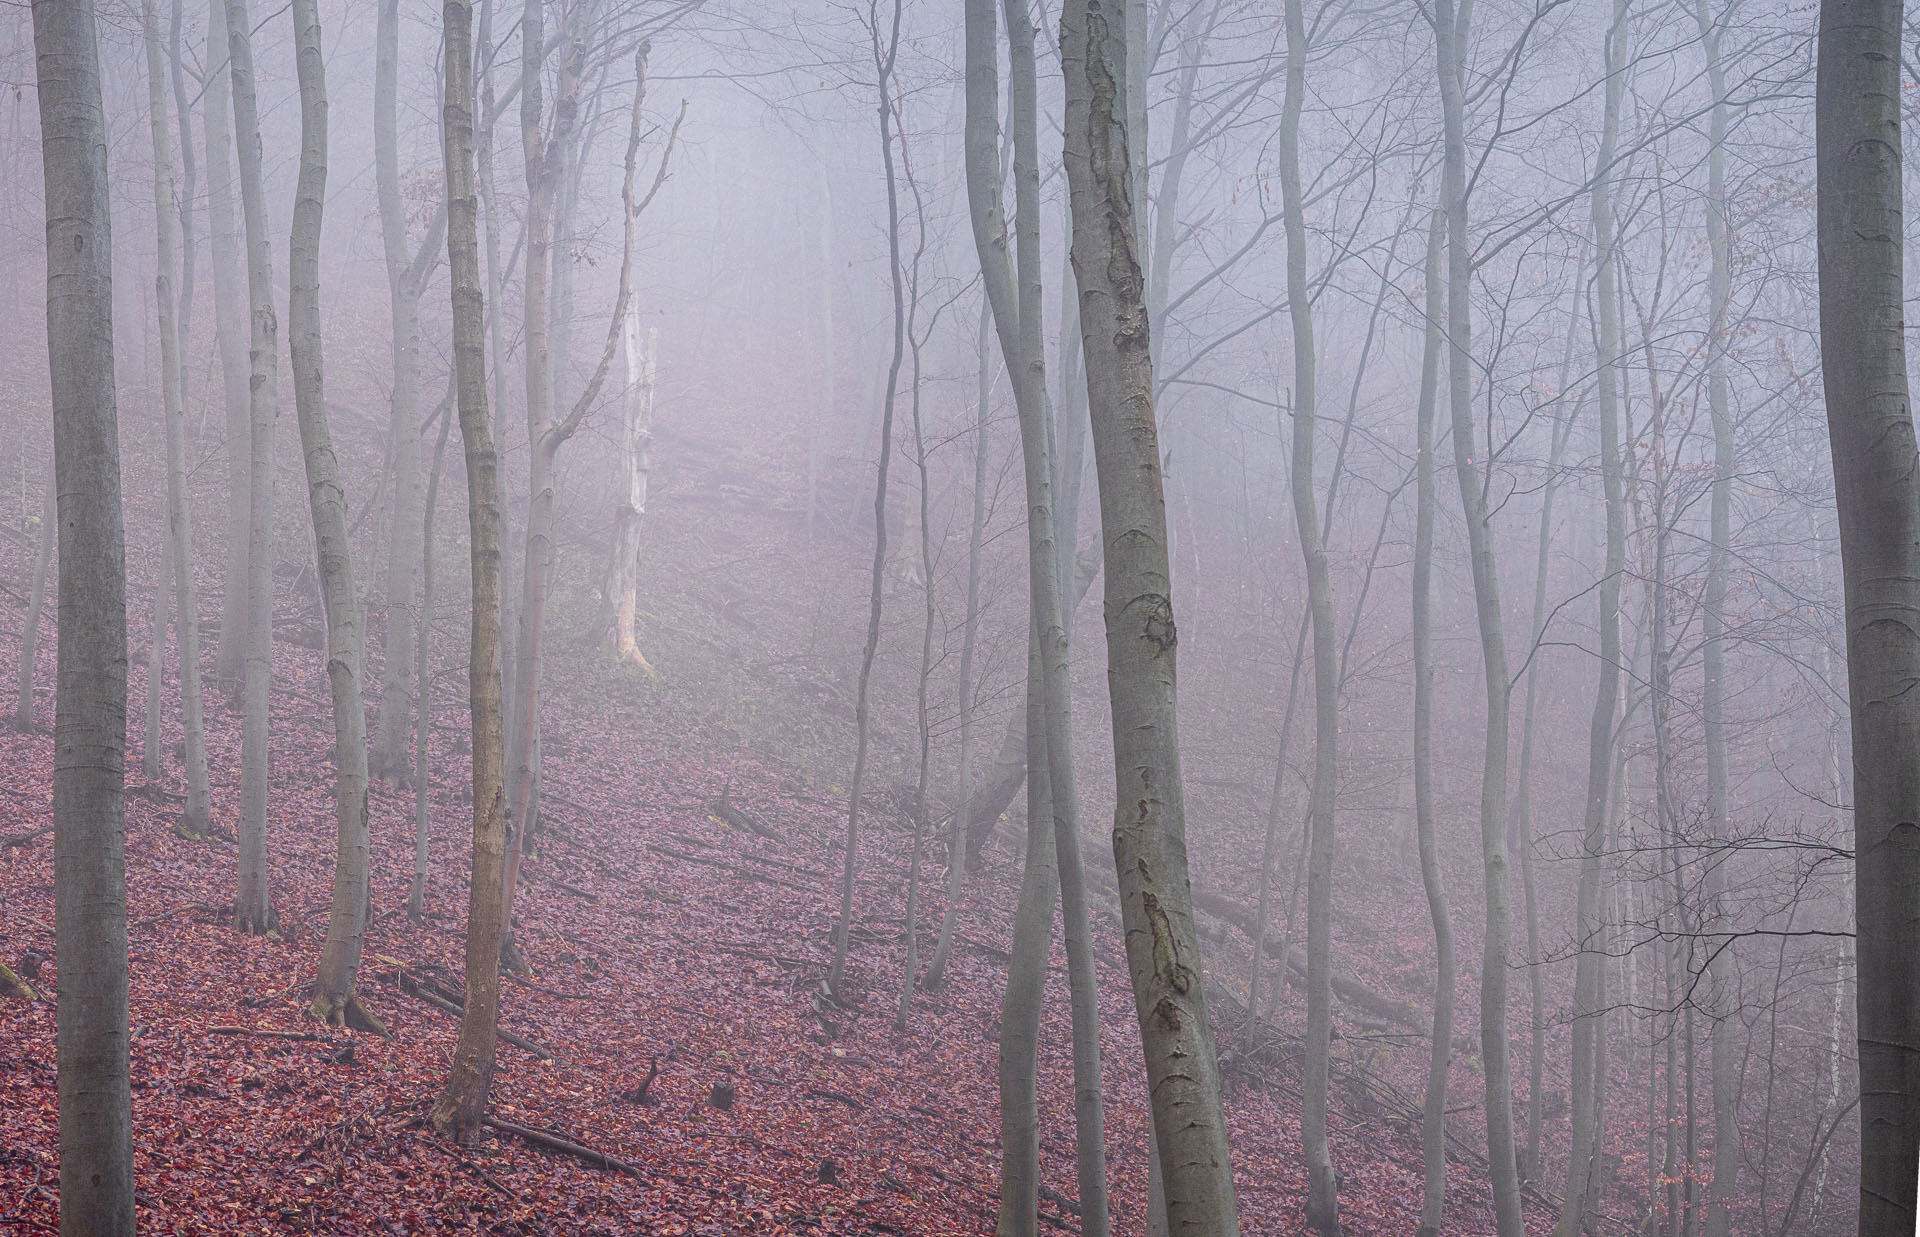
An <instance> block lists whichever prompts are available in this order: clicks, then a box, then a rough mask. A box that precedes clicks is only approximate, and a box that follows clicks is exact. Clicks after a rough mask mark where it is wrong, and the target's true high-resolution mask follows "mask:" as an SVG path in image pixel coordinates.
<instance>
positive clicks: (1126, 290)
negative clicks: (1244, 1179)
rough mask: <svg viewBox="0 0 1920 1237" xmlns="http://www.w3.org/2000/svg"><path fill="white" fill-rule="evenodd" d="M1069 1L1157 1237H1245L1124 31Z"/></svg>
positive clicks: (1122, 867)
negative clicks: (1201, 909)
mask: <svg viewBox="0 0 1920 1237" xmlns="http://www.w3.org/2000/svg"><path fill="white" fill-rule="evenodd" d="M1109 3H1110V0H1068V3H1067V4H1066V5H1065V7H1064V9H1063V10H1062V14H1061V39H1060V43H1061V61H1062V63H1063V65H1064V68H1065V76H1066V123H1065V132H1064V141H1065V150H1064V162H1065V165H1066V171H1067V185H1068V193H1069V199H1070V202H1071V206H1072V218H1073V227H1072V239H1071V252H1072V256H1073V269H1074V275H1075V278H1076V280H1077V284H1078V287H1079V290H1080V338H1081V344H1082V347H1083V348H1084V350H1085V361H1086V372H1087V403H1088V408H1089V411H1090V415H1091V418H1092V424H1093V447H1094V462H1095V467H1096V470H1097V473H1098V476H1099V479H1100V515H1101V519H1100V526H1101V535H1102V539H1103V541H1104V544H1105V560H1106V606H1105V609H1106V628H1107V684H1108V691H1109V695H1110V698H1111V702H1112V714H1113V744H1114V769H1115V791H1114V802H1115V804H1116V808H1115V811H1114V828H1113V852H1114V866H1115V869H1116V871H1117V873H1118V876H1119V884H1120V902H1121V914H1122V921H1123V923H1124V925H1125V929H1126V944H1127V963H1128V970H1129V971H1130V972H1131V976H1132V980H1133V992H1134V1006H1135V1009H1136V1012H1137V1014H1138V1017H1139V1022H1140V1033H1141V1042H1142V1046H1143V1048H1144V1050H1145V1055H1146V1059H1147V1076H1148V1092H1149V1096H1150V1098H1151V1102H1152V1105H1153V1120H1154V1134H1155V1139H1156V1141H1157V1143H1158V1144H1159V1149H1160V1166H1161V1173H1162V1177H1163V1180H1164V1183H1165V1188H1166V1202H1167V1222H1168V1228H1169V1231H1171V1232H1173V1233H1175V1234H1180V1235H1183V1237H1184V1235H1186V1234H1200V1233H1204V1234H1208V1235H1210V1237H1226V1235H1234V1234H1237V1233H1238V1232H1239V1228H1240V1224H1239V1218H1238V1205H1237V1202H1236V1200H1235V1196H1234V1186H1233V1166H1232V1162H1231V1159H1230V1154H1229V1150H1228V1146H1227V1130H1226V1120H1225V1117H1224V1114H1223V1112H1222V1108H1221V1091H1220V1068H1219V1063H1218V1061H1217V1060H1216V1059H1215V1056H1214V1046H1213V1028H1212V1025H1211V1024H1210V1022H1209V1021H1208V1018H1207V1006H1206V996H1205V992H1204V989H1203V985H1202V978H1201V977H1202V962H1201V957H1200V943H1199V936H1198V933H1197V932H1196V930H1195V927H1194V920H1193V900H1192V891H1191V887H1190V885H1189V883H1188V875H1187V853H1186V811H1185V803H1184V799H1183V796H1182V789H1181V781H1180V746H1179V736H1178V727H1177V720H1176V709H1175V695H1176V674H1175V653H1176V646H1177V642H1178V637H1177V634H1176V628H1175V624H1174V614H1173V598H1172V580H1171V573H1170V566H1169V563H1168V557H1167V522H1166V499H1165V494H1164V489H1163V481H1162V476H1161V459H1160V446H1159V434H1158V430H1157V427H1156V425H1155V420H1154V410H1153V366H1152V360H1151V355H1152V354H1151V341H1150V334H1151V332H1150V330H1149V324H1148V321H1147V312H1146V303H1145V299H1144V293H1145V289H1144V283H1145V280H1144V278H1143V274H1142V270H1141V265H1140V254H1139V245H1138V242H1137V228H1136V224H1135V211H1134V204H1133V190H1132V185H1131V183H1130V182H1131V179H1132V177H1131V173H1130V171H1129V167H1128V145H1127V137H1126V131H1125V119H1124V118H1125V108H1126V100H1125V98H1124V85H1123V80H1122V73H1123V67H1124V66H1125V64H1126V46H1125V33H1124V25H1123V23H1122V22H1121V21H1120V20H1118V19H1119V17H1120V14H1117V13H1114V12H1112V11H1111V9H1110V8H1109Z"/></svg>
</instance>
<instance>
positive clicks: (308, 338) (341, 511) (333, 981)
mask: <svg viewBox="0 0 1920 1237" xmlns="http://www.w3.org/2000/svg"><path fill="white" fill-rule="evenodd" d="M293 39H294V62H295V68H296V70H297V72H298V74H299V80H300V178H299V184H298V187H297V188H296V189H295V192H294V200H293V231H292V236H291V239H290V240H289V242H288V245H287V284H288V294H287V329H288V336H287V343H288V346H289V348H290V349H291V352H292V360H293V402H294V408H295V412H296V415H297V416H298V419H299V422H300V451H301V456H302V457H303V458H304V460H305V461H306V468H307V502H308V506H309V507H310V508H311V509H312V512H313V542H314V548H315V551H316V554H317V557H318V563H317V573H318V577H319V581H320V596H321V599H322V601H323V602H324V603H325V606H326V612H327V683H328V686H329V687H331V688H332V692H333V769H334V775H333V777H334V781H333V800H334V820H335V824H336V825H337V827H338V830H339V838H338V843H339V845H338V850H337V852H336V855H335V858H334V865H333V910H332V913H331V914H330V915H329V916H328V918H327V942H326V945H325V946H324V947H323V948H322V950H321V952H320V973H319V977H318V979H316V981H315V983H314V990H313V1001H312V1004H311V1005H309V1007H308V1008H309V1009H310V1010H311V1011H312V1012H313V1015H314V1017H316V1018H318V1019H320V1020H321V1021H322V1022H326V1023H330V1024H333V1025H336V1026H348V1025H351V1026H355V1027H358V1028H359V1029H360V1030H363V1031H377V1032H384V1031H385V1030H386V1028H385V1027H384V1026H382V1025H381V1024H380V1022H379V1020H378V1019H376V1018H374V1017H373V1015H372V1014H371V1013H369V1012H368V1011H367V1010H366V1008H365V1007H364V1006H362V1005H361V1003H360V998H359V996H358V995H356V994H355V992H354V981H355V979H356V978H357V977H358V975H359V972H360V951H361V948H362V946H363V945H364V943H365V940H366V932H367V887H368V882H369V881H370V879H371V875H370V870H369V869H370V860H369V854H368V849H369V842H368V837H367V710H366V704H365V693H364V680H363V678H362V671H361V665H362V662H361V654H362V652H363V649H362V638H361V630H360V599H359V596H358V594H357V593H356V592H355V590H354V584H353V543H352V541H351V539H350V535H349V533H348V530H347V495H346V490H345V488H344V487H343V486H342V485H341V483H340V464H339V461H338V460H337V459H336V458H335V457H334V453H333V434H332V432H331V430H330V429H329V428H328V425H327V402H326V386H325V382H324V381H323V379H324V372H325V371H324V365H323V362H322V355H321V347H320V223H321V215H322V211H323V208H324V206H325V200H326V190H327V76H326V62H325V60H324V58H323V56H322V54H321V48H320V14H319V9H318V6H317V4H316V0H293Z"/></svg>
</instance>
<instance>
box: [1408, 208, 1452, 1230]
mask: <svg viewBox="0 0 1920 1237" xmlns="http://www.w3.org/2000/svg"><path fill="white" fill-rule="evenodd" d="M1445 254H1446V212H1445V211H1444V210H1443V209H1441V208H1439V207H1436V208H1435V209H1434V211H1433V217H1432V220H1431V222H1430V223H1429V224H1428V225H1427V258H1426V264H1425V267H1424V268H1423V269H1424V270H1425V272H1426V321H1425V330H1424V336H1425V339H1424V343H1423V346H1422V348H1421V354H1420V403H1419V408H1418V411H1417V413H1416V420H1415V428H1414V451H1415V458H1414V470H1415V475H1414V487H1415V488H1414V533H1413V603H1412V604H1413V633H1412V636H1413V818H1414V830H1415V833H1416V834H1417V836H1418V845H1419V850H1420V884H1421V886H1422V888H1424V889H1425V891H1426V895H1427V915H1428V918H1429V919H1431V920H1432V922H1433V952H1434V992H1433V1037H1432V1043H1431V1047H1430V1050H1429V1053H1428V1058H1427V1090H1426V1100H1425V1103H1424V1104H1423V1106H1422V1109H1421V1117H1420V1149H1421V1159H1422V1162H1423V1165H1424V1168H1425V1173H1426V1180H1425V1185H1424V1189H1423V1190H1422V1194H1421V1203H1420V1227H1419V1228H1418V1229H1417V1230H1416V1233H1417V1237H1440V1233H1441V1231H1442V1226H1443V1225H1444V1224H1445V1222H1446V1205H1447V1076H1448V1074H1449V1073H1450V1072H1451V1071H1452V1069H1453V1005H1454V958H1453V915H1452V912H1451V911H1450V910H1449V909H1448V907H1447V888H1446V882H1445V881H1444V880H1443V879H1442V876H1441V870H1440V830H1439V823H1438V821H1437V820H1436V818H1435V814H1434V803H1433V524H1434V518H1435V515H1436V514H1437V512H1438V509H1439V505H1438V503H1437V501H1436V496H1435V494H1434V459H1433V451H1434V421H1435V414H1436V413H1437V411H1438V408H1439V402H1440V348H1441V342H1442V339H1441V333H1442V325H1441V316H1442V314H1443V313H1444V312H1445V309H1444V301H1445V292H1446V284H1445V283H1444V278H1445V276H1444V272H1443V270H1442V259H1443V258H1444V256H1445Z"/></svg>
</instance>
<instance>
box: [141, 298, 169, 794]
mask: <svg viewBox="0 0 1920 1237" xmlns="http://www.w3.org/2000/svg"><path fill="white" fill-rule="evenodd" d="M159 278H160V277H158V276H156V282H158V279H159ZM164 368H165V364H164V362H163V363H162V369H163V370H164ZM162 381H163V382H164V381H165V380H164V379H162ZM165 419H166V418H165V412H164V410H163V412H162V414H161V421H162V425H161V428H162V431H163V432H164V430H165V428H166V426H165ZM168 484H169V485H171V484H172V478H171V477H169V478H168ZM172 585H173V537H172V535H171V534H168V533H163V534H161V537H160V574H159V575H158V576H156V577H154V581H153V611H152V619H151V621H150V622H149V624H148V627H149V629H150V632H151V635H150V637H149V639H148V640H147V705H146V717H147V723H146V728H145V731H144V733H143V738H142V742H141V744H140V776H141V777H142V778H143V779H145V780H146V781H147V782H149V783H152V782H158V781H159V780H160V779H161V778H162V777H163V776H165V774H166V761H164V760H162V759H161V749H162V747H163V745H164V742H165V740H163V739H162V738H161V737H160V705H161V702H162V701H163V700H164V699H165V697H166V682H167V675H166V670H167V664H166V663H167V625H168V620H169V619H170V618H171V617H172V613H173V607H172V606H170V605H169V604H168V594H169V592H170V590H171V588H172Z"/></svg>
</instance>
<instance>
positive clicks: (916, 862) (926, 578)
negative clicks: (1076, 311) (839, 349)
mask: <svg viewBox="0 0 1920 1237" xmlns="http://www.w3.org/2000/svg"><path fill="white" fill-rule="evenodd" d="M908 183H909V184H910V185H912V187H913V204H914V214H915V217H916V219H917V222H918V225H919V243H918V245H917V246H916V247H915V250H914V255H913V282H912V293H911V299H910V302H909V303H910V305H911V306H912V308H911V309H909V311H908V318H907V338H908V340H909V341H910V343H911V345H912V349H913V370H912V373H911V374H910V375H909V376H908V380H907V381H908V389H909V390H910V391H912V392H913V394H912V395H911V396H910V397H909V400H908V409H909V411H910V412H911V413H912V421H913V464H914V471H915V473H917V474H918V480H919V482H920V585H921V598H922V600H923V601H924V602H925V612H924V614H923V615H922V618H921V624H920V672H919V675H918V678H917V690H916V692H915V695H914V730H915V732H916V734H917V736H918V738H919V740H920V760H919V766H918V770H917V772H916V775H915V779H914V791H913V855H912V858H911V859H910V860H909V861H908V864H907V916H906V918H907V923H906V938H907V951H906V952H907V956H906V963H905V965H904V966H903V967H902V968H901V969H902V971H903V972H904V973H903V975H902V977H901V980H900V1005H899V1009H898V1010H897V1011H896V1013H895V1015H894V1019H893V1026H894V1029H895V1030H896V1031H898V1032H900V1033H901V1034H902V1035H904V1034H906V1031H907V1015H908V1014H909V1013H911V1012H912V1010H913V990H914V987H915V985H916V984H917V983H918V980H919V975H918V972H919V969H920V938H919V928H920V922H919V915H920V861H921V859H922V858H923V857H924V855H925V851H926V843H927V774H928V766H929V763H930V759H931V756H932V748H933V729H932V724H931V721H930V720H929V717H928V713H927V687H928V684H929V682H930V681H931V679H932V678H933V628H934V623H935V621H936V619H937V618H938V615H937V613H936V611H935V609H934V571H933V569H934V558H933V528H932V525H933V482H932V478H931V477H930V475H929V474H928V471H927V436H926V428H925V425H924V424H923V418H922V417H921V415H920V383H921V370H920V348H921V344H922V343H923V342H924V340H923V339H921V338H920V337H917V336H916V335H915V334H914V316H915V314H916V313H917V311H918V309H919V305H920V259H921V256H922V255H923V254H925V252H926V248H927V213H926V208H925V204H924V203H923V202H922V200H921V197H920V187H919V185H918V184H915V183H913V181H912V177H911V172H909V177H908Z"/></svg>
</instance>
